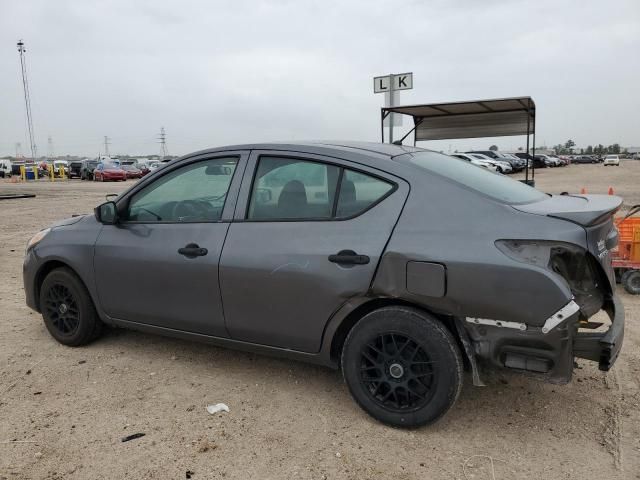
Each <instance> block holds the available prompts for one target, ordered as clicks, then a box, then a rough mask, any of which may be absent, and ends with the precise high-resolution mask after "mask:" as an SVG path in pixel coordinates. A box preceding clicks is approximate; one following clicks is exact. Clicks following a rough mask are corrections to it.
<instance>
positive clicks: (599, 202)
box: [514, 195, 622, 227]
mask: <svg viewBox="0 0 640 480" xmlns="http://www.w3.org/2000/svg"><path fill="white" fill-rule="evenodd" d="M621 205H622V199H621V198H620V197H616V196H614V195H551V196H550V197H549V198H547V199H546V200H543V201H541V202H535V203H529V204H526V205H514V208H515V209H517V210H520V211H522V212H527V213H535V214H538V215H547V216H549V217H555V218H561V219H563V220H568V221H570V222H573V223H577V224H578V225H582V226H583V227H590V226H593V225H597V224H600V223H602V222H604V221H606V220H607V218H608V217H611V216H613V214H614V213H615V212H617V211H618V209H619V208H620V206H621Z"/></svg>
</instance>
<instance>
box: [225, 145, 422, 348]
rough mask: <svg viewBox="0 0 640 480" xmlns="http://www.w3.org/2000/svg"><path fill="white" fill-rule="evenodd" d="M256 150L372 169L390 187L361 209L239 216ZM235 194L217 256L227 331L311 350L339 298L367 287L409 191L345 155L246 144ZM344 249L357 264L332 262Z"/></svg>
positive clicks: (394, 179) (362, 292) (241, 337)
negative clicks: (288, 217) (361, 259)
mask: <svg viewBox="0 0 640 480" xmlns="http://www.w3.org/2000/svg"><path fill="white" fill-rule="evenodd" d="M260 155H266V156H285V157H287V158H292V159H295V158H303V159H305V160H309V161H318V162H324V163H331V164H334V165H337V166H342V167H345V168H350V169H352V170H358V171H360V172H363V173H368V174H370V175H377V176H378V177H380V178H383V179H386V180H387V181H389V182H390V183H393V184H394V185H395V189H394V190H393V192H392V193H391V194H390V195H389V196H388V197H386V198H385V199H384V200H382V201H381V202H380V203H378V204H376V205H375V206H373V207H372V208H370V209H368V210H366V211H365V212H364V213H361V214H359V215H357V216H356V217H354V218H347V219H339V220H295V221H251V220H245V218H244V217H245V212H246V202H245V201H244V200H246V198H248V197H249V195H248V190H249V188H250V186H251V184H252V180H253V176H252V174H253V171H254V169H255V165H256V161H257V159H258V157H259V156H260ZM243 191H244V192H247V194H241V198H242V201H241V202H239V204H238V207H237V208H236V214H235V215H236V218H235V221H234V222H233V223H232V224H231V226H230V228H229V233H228V235H227V240H226V242H225V246H224V249H223V252H222V257H221V259H220V284H221V294H222V298H223V303H224V313H225V321H226V324H227V329H228V330H229V332H230V335H231V337H232V338H234V339H236V340H243V341H248V342H252V343H264V344H267V345H271V346H275V347H280V348H288V349H292V350H299V351H303V352H318V351H319V350H320V347H321V343H322V333H323V331H324V329H325V326H326V323H327V321H328V319H329V318H331V316H332V315H333V313H334V312H335V311H336V310H338V309H339V308H340V307H341V305H342V304H343V303H344V302H347V301H348V300H349V299H350V298H352V297H356V296H364V295H367V294H368V292H369V288H370V285H371V282H372V280H373V277H374V274H375V271H376V268H377V266H378V263H379V260H380V258H381V256H382V253H383V251H384V248H385V245H386V243H387V241H388V240H389V237H390V235H391V232H392V231H393V228H394V226H395V224H396V221H397V220H398V217H399V215H400V212H401V210H402V207H403V205H404V203H405V200H406V198H407V195H408V193H409V185H408V183H407V182H405V181H404V180H402V179H400V178H397V177H393V176H391V175H389V174H387V173H383V172H380V171H376V170H374V169H371V168H368V167H365V166H362V165H358V164H356V163H353V162H348V161H345V160H341V159H337V158H333V157H326V156H322V155H315V154H309V153H307V154H301V153H295V152H283V151H278V150H269V151H266V150H265V151H258V150H256V151H254V152H252V155H251V160H250V162H249V166H248V168H247V173H246V174H245V179H244V180H243ZM342 250H352V251H355V252H356V253H357V254H358V255H365V256H367V257H369V261H368V263H366V264H363V265H340V264H337V263H332V262H330V261H329V257H330V256H331V255H335V254H337V253H338V252H340V251H342Z"/></svg>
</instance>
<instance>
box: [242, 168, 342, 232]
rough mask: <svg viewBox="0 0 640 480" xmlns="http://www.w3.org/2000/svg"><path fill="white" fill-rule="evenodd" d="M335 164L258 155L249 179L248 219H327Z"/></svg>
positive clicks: (334, 183) (332, 194)
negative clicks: (250, 184)
mask: <svg viewBox="0 0 640 480" xmlns="http://www.w3.org/2000/svg"><path fill="white" fill-rule="evenodd" d="M339 171H340V168H339V167H336V166H334V165H327V164H324V163H318V162H310V161H307V160H299V159H292V158H279V157H261V158H260V162H259V164H258V169H257V171H256V176H255V179H254V181H253V191H252V193H251V202H250V204H249V212H248V215H247V217H248V218H249V219H250V220H275V219H328V218H331V216H332V211H333V204H334V199H335V194H336V186H337V184H338V173H339Z"/></svg>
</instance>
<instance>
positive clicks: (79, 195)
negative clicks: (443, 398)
mask: <svg viewBox="0 0 640 480" xmlns="http://www.w3.org/2000/svg"><path fill="white" fill-rule="evenodd" d="M536 180H537V183H538V186H539V188H541V189H542V190H544V191H549V192H556V193H559V192H561V191H565V190H568V191H572V192H577V191H579V190H580V188H581V187H585V188H586V189H587V191H588V192H589V193H606V191H607V189H608V188H609V186H612V187H613V188H614V190H615V192H616V193H617V194H620V195H621V196H623V197H624V198H625V202H626V203H627V204H628V205H629V204H635V203H640V189H639V188H638V185H640V161H636V162H633V161H623V163H622V166H620V167H606V168H605V167H602V166H601V165H572V166H569V167H566V168H561V169H552V170H542V171H538V173H537V174H536ZM125 187H126V185H124V184H95V183H86V182H80V181H78V180H74V181H68V182H64V183H55V184H50V183H45V182H42V183H39V184H28V185H16V184H11V183H8V182H4V183H0V191H4V192H17V191H24V192H27V191H28V192H34V193H36V194H37V197H36V198H34V199H25V200H8V201H0V227H1V228H0V255H1V259H2V261H1V262H0V279H2V283H1V284H0V379H1V380H0V479H14V478H15V479H26V478H33V479H36V478H37V479H40V478H51V479H63V478H64V479H115V478H135V479H147V478H153V479H182V478H193V479H210V478H226V479H248V478H260V479H270V478H301V479H318V480H319V479H327V478H328V479H338V478H340V479H342V478H347V479H364V478H372V479H373V478H397V479H464V478H469V479H471V478H474V479H478V480H484V479H491V478H496V479H525V478H541V479H562V478H572V479H573V478H575V479H581V478H607V479H640V325H639V324H638V320H639V319H640V297H632V296H630V295H628V294H626V293H625V292H624V291H623V289H622V288H619V294H620V296H621V298H622V301H623V302H624V304H625V308H626V315H627V324H626V338H625V346H624V348H623V351H622V354H621V357H620V358H619V360H618V362H617V364H616V366H615V368H614V369H613V370H612V371H611V372H609V373H608V374H603V373H602V372H600V371H598V369H597V367H596V366H595V365H594V364H592V363H590V362H586V361H579V362H578V369H577V370H576V371H575V376H574V381H573V382H572V383H571V384H569V385H566V386H557V385H550V384H544V383H540V382H539V381H537V380H534V379H530V378H525V377H520V376H514V375H507V374H497V375H494V376H492V377H490V378H489V385H488V386H487V387H484V388H475V387H473V386H472V385H471V382H470V380H469V379H468V378H467V382H466V384H465V388H464V390H463V393H462V395H461V397H460V399H459V401H458V403H457V404H456V406H455V407H454V408H453V410H452V411H451V412H450V413H449V414H448V415H447V416H446V417H445V418H444V419H443V420H442V421H440V422H439V423H438V424H437V425H435V426H432V427H429V428H423V429H420V430H416V431H402V430H395V429H391V428H388V427H385V426H382V425H380V424H378V423H376V422H375V421H373V420H372V419H370V418H369V417H368V416H367V415H366V414H365V413H363V412H362V411H361V410H360V409H359V408H358V407H357V406H356V404H355V403H354V402H353V401H352V400H351V398H350V396H349V393H348V391H347V388H346V385H345V384H344V382H343V381H342V377H341V375H340V373H339V372H334V371H331V370H327V369H323V368H319V367H315V366H310V365H306V364H302V363H295V362H290V361H283V360H278V359H272V358H268V357H262V356H258V355H252V354H246V353H240V352H234V351H230V350H225V349H219V348H214V347H211V346H205V345H201V344H196V343H188V342H184V341H178V340H173V339H167V338H162V337H156V336H150V335H145V334H140V333H135V332H130V331H123V330H111V331H109V332H108V333H107V334H106V335H105V336H104V337H103V338H101V339H100V340H98V341H97V342H95V343H93V344H92V345H90V346H88V347H84V348H77V349H72V348H67V347H63V346H61V345H59V344H57V343H56V342H55V341H54V340H53V339H52V338H51V337H50V336H49V335H48V333H47V332H46V330H45V328H44V326H43V324H42V321H41V318H40V316H39V315H37V314H36V313H34V312H32V311H30V310H29V309H28V308H27V307H26V306H25V305H24V295H23V289H22V273H21V264H22V257H23V253H24V247H25V244H26V242H27V240H28V239H29V237H30V236H31V235H32V234H33V233H35V232H36V231H37V230H38V229H40V228H42V227H45V226H46V225H48V224H49V223H50V222H52V221H54V220H56V219H60V218H63V217H67V216H69V215H71V214H74V213H84V212H90V211H91V209H92V208H93V207H94V206H95V205H96V204H98V203H99V202H100V201H101V200H102V199H103V198H104V194H105V193H108V192H117V191H120V190H122V189H124V188H125ZM218 402H224V403H226V404H228V405H229V407H230V409H231V411H230V413H222V414H216V415H209V414H208V413H207V412H206V411H205V407H206V405H207V404H211V403H218ZM134 433H145V434H146V435H145V436H144V437H142V438H139V439H137V440H132V441H130V442H126V443H122V442H121V438H122V437H124V436H126V435H130V434H134ZM491 459H493V460H491ZM491 461H493V468H494V470H495V472H494V473H493V474H492V471H491V468H492V467H491Z"/></svg>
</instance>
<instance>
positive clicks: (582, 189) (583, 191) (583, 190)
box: [580, 187, 587, 195]
mask: <svg viewBox="0 0 640 480" xmlns="http://www.w3.org/2000/svg"><path fill="white" fill-rule="evenodd" d="M580 193H581V194H583V195H584V194H585V193H587V189H586V188H584V187H582V188H581V189H580Z"/></svg>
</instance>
